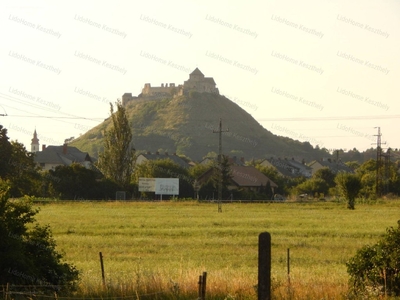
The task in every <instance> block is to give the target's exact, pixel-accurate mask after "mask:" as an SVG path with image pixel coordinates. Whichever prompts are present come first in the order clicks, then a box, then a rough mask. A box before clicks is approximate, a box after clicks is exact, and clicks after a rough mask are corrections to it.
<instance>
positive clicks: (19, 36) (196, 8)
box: [0, 0, 400, 150]
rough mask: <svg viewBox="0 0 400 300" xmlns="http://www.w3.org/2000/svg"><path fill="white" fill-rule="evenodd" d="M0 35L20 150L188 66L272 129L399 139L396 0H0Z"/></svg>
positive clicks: (4, 83)
mask: <svg viewBox="0 0 400 300" xmlns="http://www.w3.org/2000/svg"><path fill="white" fill-rule="evenodd" d="M0 32H1V41H2V42H1V46H0V124H2V125H3V126H4V127H6V128H7V129H8V136H9V137H10V138H11V139H12V140H18V141H19V142H21V143H23V144H24V145H25V146H26V148H27V149H28V150H30V143H31V139H32V135H33V131H34V129H35V128H36V130H37V132H38V138H39V139H40V144H41V145H42V144H46V145H61V144H62V143H63V141H64V139H66V138H70V137H78V136H79V135H81V134H84V133H85V132H86V131H88V130H89V129H91V128H92V127H94V126H96V125H98V124H99V123H101V122H102V121H103V120H104V119H105V118H107V117H108V116H109V102H115V101H116V100H117V99H118V98H120V97H121V96H122V95H123V94H124V93H125V92H131V93H132V94H133V95H138V94H139V93H140V92H141V89H142V88H143V86H144V83H151V84H152V86H160V84H161V83H175V84H182V83H183V82H184V81H185V80H187V79H188V78H189V73H191V72H192V71H193V70H194V69H195V68H196V67H198V68H199V69H200V70H201V71H202V72H203V74H204V75H205V76H206V77H213V78H214V80H215V82H216V83H217V87H218V88H219V91H220V93H221V94H222V95H225V96H227V97H228V98H230V99H231V100H232V101H234V102H236V103H237V104H238V105H240V106H241V107H242V108H243V109H245V110H246V111H247V112H248V113H250V114H251V115H252V116H253V117H254V118H255V119H256V120H257V121H258V122H259V123H260V124H261V125H262V126H264V127H265V128H266V129H268V130H270V131H271V132H273V133H274V134H277V135H283V136H287V137H290V138H293V139H297V140H300V141H309V142H310V143H311V144H312V145H314V146H315V145H317V144H318V145H319V146H320V147H325V148H327V149H330V150H333V149H337V148H341V149H346V150H348V149H352V148H354V147H356V148H357V149H359V150H365V149H367V148H370V147H376V146H375V145H374V143H375V142H376V136H374V135H376V134H377V133H378V129H377V127H380V129H381V132H382V142H386V145H385V147H388V146H390V147H392V148H399V147H400V142H399V133H398V127H399V118H400V113H399V109H400V101H399V100H400V98H399V95H400V80H399V79H400V73H399V72H400V59H399V57H400V56H399V54H400V1H398V0H393V1H385V0H383V1H382V0H376V1H368V0H360V1H328V0H318V1H208V0H203V1H198V0H182V1H179V0H171V1H161V0H160V1H132V0H131V1H15V0H13V1H4V0H3V1H1V2H0ZM4 114H7V116H1V115H4ZM217 123H218V120H216V126H217Z"/></svg>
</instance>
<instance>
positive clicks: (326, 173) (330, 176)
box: [312, 167, 335, 187]
mask: <svg viewBox="0 0 400 300" xmlns="http://www.w3.org/2000/svg"><path fill="white" fill-rule="evenodd" d="M312 178H314V179H322V180H324V181H325V182H326V184H327V185H328V186H329V187H333V186H335V173H333V172H332V171H331V169H329V168H328V167H324V168H321V169H318V170H317V171H316V172H315V173H314V174H313V176H312Z"/></svg>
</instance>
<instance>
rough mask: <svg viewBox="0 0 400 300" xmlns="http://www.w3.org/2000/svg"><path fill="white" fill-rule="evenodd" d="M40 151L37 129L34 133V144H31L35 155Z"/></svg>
mask: <svg viewBox="0 0 400 300" xmlns="http://www.w3.org/2000/svg"><path fill="white" fill-rule="evenodd" d="M38 151H39V139H38V138H37V133H36V129H35V131H34V132H33V139H32V143H31V152H32V153H35V152H38Z"/></svg>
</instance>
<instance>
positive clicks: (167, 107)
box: [71, 93, 322, 160]
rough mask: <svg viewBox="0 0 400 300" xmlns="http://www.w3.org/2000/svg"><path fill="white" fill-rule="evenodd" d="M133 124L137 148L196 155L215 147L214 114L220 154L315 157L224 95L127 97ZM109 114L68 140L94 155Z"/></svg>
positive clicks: (108, 122)
mask: <svg viewBox="0 0 400 300" xmlns="http://www.w3.org/2000/svg"><path fill="white" fill-rule="evenodd" d="M126 109H127V114H128V117H129V119H130V120H131V121H132V125H133V135H134V144H135V146H136V148H137V150H144V151H151V152H155V151H157V150H160V149H162V150H163V151H168V152H171V153H172V152H177V153H178V154H184V155H186V156H188V157H190V158H192V159H194V160H199V159H201V158H202V157H203V156H205V155H206V154H207V153H208V152H210V151H214V152H217V151H218V134H213V129H218V124H219V119H220V118H222V121H223V129H227V128H229V132H227V133H224V134H223V150H224V153H230V155H237V156H244V157H245V158H246V159H247V160H249V159H251V158H253V157H254V158H265V157H269V156H271V155H276V156H280V157H283V156H288V157H292V156H294V157H296V158H298V159H299V160H301V159H302V158H306V159H307V158H308V159H314V158H316V157H317V156H321V155H322V153H318V152H317V151H315V150H313V149H312V147H310V146H309V145H307V144H304V143H300V142H298V141H294V140H291V139H288V138H283V137H278V136H275V135H273V134H272V133H271V132H269V131H268V130H266V129H265V128H263V127H262V126H261V125H260V124H259V123H258V122H257V121H255V120H254V118H253V117H252V116H251V115H250V114H248V113H247V112H246V111H244V110H243V109H241V108H240V107H239V106H238V105H237V104H235V103H234V102H232V101H230V100H229V99H227V98H225V97H223V96H218V95H213V94H206V93H204V94H194V95H193V97H189V96H182V97H179V98H175V99H164V100H133V101H131V102H130V103H129V104H128V105H127V108H126ZM108 126H110V119H108V120H106V121H105V122H103V123H102V124H100V125H98V126H97V127H95V128H93V129H91V130H90V131H88V132H87V133H86V134H84V135H82V136H81V137H79V138H78V139H76V140H75V141H74V142H72V143H71V145H72V146H76V147H78V148H79V149H81V150H82V151H87V152H89V153H90V154H91V155H94V156H97V153H98V151H101V148H102V143H101V138H102V134H101V131H102V130H104V129H105V128H107V127H108Z"/></svg>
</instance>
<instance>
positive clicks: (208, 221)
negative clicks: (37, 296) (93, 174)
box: [37, 201, 400, 299]
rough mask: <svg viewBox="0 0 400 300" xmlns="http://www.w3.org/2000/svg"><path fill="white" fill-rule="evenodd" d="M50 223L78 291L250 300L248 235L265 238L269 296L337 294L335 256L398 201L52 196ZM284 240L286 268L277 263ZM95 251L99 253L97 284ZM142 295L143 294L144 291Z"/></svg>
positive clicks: (342, 285)
mask: <svg viewBox="0 0 400 300" xmlns="http://www.w3.org/2000/svg"><path fill="white" fill-rule="evenodd" d="M39 206H40V209H41V210H40V213H39V214H38V215H37V220H38V221H39V222H40V223H42V224H50V226H51V228H52V232H53V235H54V238H55V239H56V241H57V245H58V247H59V249H62V250H63V251H64V252H65V258H66V260H67V261H68V262H70V263H73V264H75V265H76V266H77V268H78V269H80V270H81V272H82V281H81V287H80V290H79V292H78V294H77V296H79V297H86V298H94V297H100V296H101V297H128V296H132V297H137V298H138V299H146V298H148V299H196V298H197V289H198V284H197V282H198V277H199V275H201V274H202V273H203V272H204V271H206V272H207V274H208V275H207V278H208V280H207V299H255V298H256V285H257V262H258V257H257V256H258V235H259V234H260V233H261V232H265V231H268V232H269V233H270V234H271V240H272V290H273V296H274V299H344V298H345V297H346V292H347V280H348V275H347V272H346V266H345V263H346V261H348V259H349V258H350V257H352V256H354V255H355V253H356V251H357V249H359V248H360V247H362V246H363V245H365V244H369V243H375V242H376V241H377V240H378V239H379V238H380V237H381V236H383V235H384V234H385V229H386V228H387V227H389V226H395V225H396V224H397V220H398V219H400V218H399V213H398V209H399V207H400V202H398V201H381V202H379V203H378V202H373V203H358V204H356V209H355V210H354V211H351V210H347V209H346V205H345V204H344V203H337V202H312V203H264V204H238V203H236V204H235V203H230V204H223V205H222V213H219V212H218V209H217V205H216V204H210V203H197V202H184V203H179V202H154V203H150V202H146V203H144V202H58V203H50V204H43V205H39ZM287 249H290V274H289V275H288V272H287ZM99 252H102V254H103V257H104V267H105V279H106V286H105V287H103V285H102V277H101V269H100V263H99ZM146 295H147V297H146Z"/></svg>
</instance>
